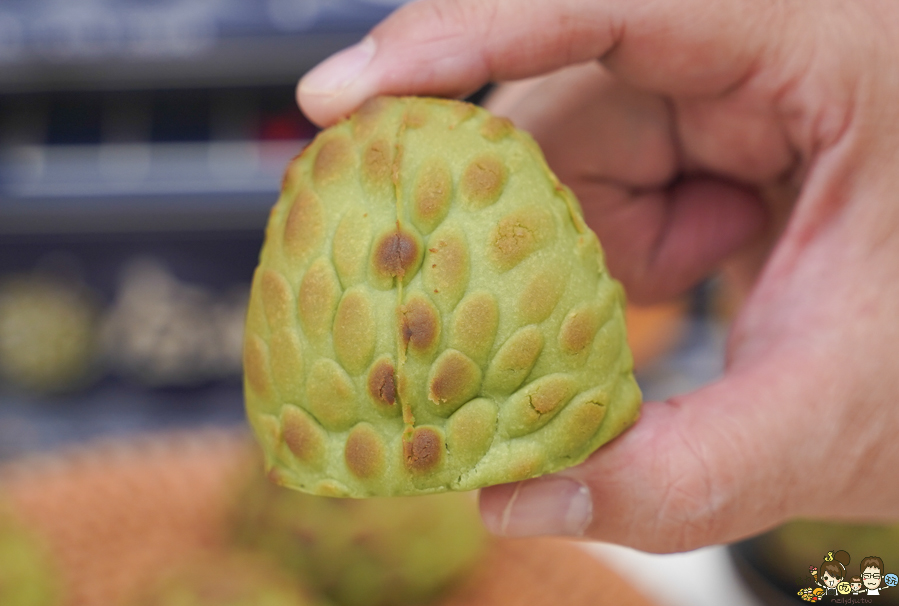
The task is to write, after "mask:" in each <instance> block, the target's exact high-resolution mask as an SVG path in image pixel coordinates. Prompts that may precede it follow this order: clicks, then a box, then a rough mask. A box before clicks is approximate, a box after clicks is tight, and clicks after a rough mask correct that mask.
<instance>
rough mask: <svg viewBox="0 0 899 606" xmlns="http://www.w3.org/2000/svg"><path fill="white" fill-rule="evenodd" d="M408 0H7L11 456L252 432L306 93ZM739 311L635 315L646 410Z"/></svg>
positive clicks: (3, 375) (6, 435) (716, 305)
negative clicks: (250, 414)
mask: <svg viewBox="0 0 899 606" xmlns="http://www.w3.org/2000/svg"><path fill="white" fill-rule="evenodd" d="M401 3H402V0H5V1H4V2H2V3H0V464H2V463H4V462H7V463H8V462H11V461H14V460H17V459H20V458H21V457H23V456H25V455H29V454H31V455H33V454H35V453H46V452H52V451H57V450H58V449H61V448H62V449H64V448H67V447H71V446H74V445H78V444H86V443H90V442H91V441H93V440H97V439H105V438H122V437H127V436H131V435H138V434H146V433H148V432H151V433H152V432H157V431H161V430H170V429H179V430H180V429H199V428H209V427H215V428H222V427H224V428H228V429H233V428H240V427H242V426H243V424H244V413H243V396H242V386H241V365H240V358H241V351H240V350H241V339H242V329H243V317H244V308H245V304H246V299H247V291H248V288H249V282H250V278H251V275H252V272H253V269H254V267H255V264H256V260H257V256H258V252H259V248H260V246H261V243H262V234H263V228H264V225H265V221H266V219H267V215H268V211H269V209H270V207H271V206H272V204H273V203H274V202H275V200H276V198H277V195H278V191H279V189H280V180H281V175H282V172H283V170H284V167H285V166H286V165H287V163H288V161H289V160H290V159H291V158H292V157H294V156H295V155H296V154H298V153H299V152H300V150H301V149H302V148H303V147H304V145H305V144H306V143H307V142H308V140H309V139H310V138H311V137H313V136H314V135H315V133H316V128H315V127H314V126H313V125H312V124H310V123H309V122H308V121H307V120H306V119H305V118H304V117H303V115H302V114H301V113H300V112H299V110H298V109H297V107H296V104H295V101H294V87H295V84H296V82H297V80H298V78H299V77H300V76H301V75H302V74H303V73H304V72H305V71H306V70H308V69H310V68H311V67H312V66H314V65H315V64H316V63H318V62H319V61H320V60H322V59H324V58H325V57H327V56H328V55H330V54H332V53H333V52H335V51H337V50H339V49H341V48H343V47H345V46H348V45H350V44H352V43H354V42H356V41H357V40H358V39H360V38H361V37H362V36H363V35H364V34H365V32H367V31H368V29H370V28H371V27H372V26H373V25H374V24H376V23H377V22H378V21H380V20H381V19H382V18H383V17H385V16H386V15H387V14H388V13H389V12H390V11H391V10H393V9H394V8H395V7H396V6H397V5H399V4H401ZM487 92H488V91H487V90H486V89H485V90H483V91H480V92H479V93H478V95H476V96H475V97H474V98H473V100H474V101H479V100H480V99H481V98H482V97H483V96H484V95H485V94H486V93H487ZM732 309H733V304H732V303H730V302H729V298H728V296H727V294H726V293H725V292H723V289H722V288H721V287H720V285H719V284H717V283H716V282H709V283H706V284H703V285H702V286H701V287H699V288H698V289H697V290H696V291H695V292H694V293H692V295H691V296H690V297H688V298H686V299H684V300H681V301H678V302H675V303H672V304H670V305H666V306H661V307H656V308H642V309H638V308H630V309H629V310H628V323H629V331H630V337H631V341H632V346H633V348H634V351H635V357H636V361H637V365H638V380H639V382H640V383H641V387H642V388H643V390H644V394H645V397H646V398H647V399H658V398H664V397H666V396H669V395H672V394H675V393H681V392H684V391H687V390H689V389H692V388H694V387H696V386H697V385H700V384H702V383H705V382H707V381H709V380H712V379H714V378H715V377H716V376H718V375H719V374H720V373H721V371H722V355H721V354H722V350H723V342H724V336H725V334H726V325H727V321H728V319H729V316H730V313H731V310H732ZM590 549H591V550H592V552H593V553H594V554H595V555H597V556H598V557H600V558H602V559H604V561H607V562H608V563H609V564H610V565H612V567H613V568H615V569H617V570H618V571H619V572H620V573H622V574H623V575H624V576H625V577H627V578H631V579H632V580H634V581H635V582H636V583H637V584H638V585H639V586H640V587H641V589H642V590H643V591H644V592H646V593H647V594H649V595H650V596H651V597H653V599H655V600H657V601H658V603H660V604H669V605H687V604H710V605H711V604H721V603H727V604H737V605H739V604H758V603H770V601H769V600H768V599H765V600H764V602H762V601H760V600H759V598H757V597H754V596H753V595H752V594H750V593H749V591H748V590H747V589H746V586H745V585H744V583H743V581H741V580H740V577H739V576H738V573H737V569H736V568H735V567H734V565H733V563H732V560H731V557H730V555H729V554H728V552H727V551H726V549H725V548H724V547H719V548H709V549H705V550H700V551H699V552H694V553H692V554H681V555H676V556H650V555H647V554H640V553H638V552H634V551H633V550H627V549H623V548H617V547H612V546H602V545H599V546H593V547H591V548H590ZM816 549H817V547H816ZM814 557H818V554H817V551H816V552H815V556H814ZM800 559H801V558H800ZM742 566H743V567H744V569H745V567H746V565H745V558H744V560H743V564H742ZM796 572H797V574H798V573H800V572H801V569H800V570H797V571H796ZM750 574H751V573H750ZM789 582H792V581H791V580H788V581H784V583H787V584H788V583H789ZM795 599H796V598H794V600H795Z"/></svg>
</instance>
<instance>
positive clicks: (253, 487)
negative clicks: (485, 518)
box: [234, 474, 487, 606]
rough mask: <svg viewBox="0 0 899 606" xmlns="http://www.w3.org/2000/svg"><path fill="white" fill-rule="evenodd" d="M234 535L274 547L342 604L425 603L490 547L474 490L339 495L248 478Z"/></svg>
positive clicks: (294, 571) (272, 552)
mask: <svg viewBox="0 0 899 606" xmlns="http://www.w3.org/2000/svg"><path fill="white" fill-rule="evenodd" d="M234 517H235V521H234V528H235V534H236V542H237V543H238V544H239V545H241V546H242V547H244V548H252V549H255V550H258V551H260V552H262V553H265V554H267V555H269V556H273V557H274V559H275V560H276V561H277V562H278V563H279V564H280V565H281V566H283V567H284V568H285V570H287V571H288V572H289V574H290V576H291V577H292V578H297V579H299V580H301V581H302V582H303V584H304V585H305V586H306V587H308V588H310V589H311V590H313V591H315V592H317V593H319V594H321V595H323V596H325V597H326V598H327V599H328V600H329V602H332V603H333V604H335V605H337V606H399V605H405V604H418V603H422V602H426V601H428V600H429V599H431V598H434V597H435V596H437V595H438V594H439V593H440V592H441V591H442V590H445V589H447V588H448V587H450V586H451V585H452V584H453V583H454V582H455V581H457V580H459V579H462V578H463V577H464V576H465V574H466V573H467V572H469V571H470V570H472V569H473V568H474V567H476V566H477V564H478V562H479V561H480V559H481V558H482V556H483V555H484V554H485V551H486V549H485V548H486V545H487V540H486V532H485V530H484V528H483V525H482V523H481V518H480V515H479V514H478V508H477V502H476V499H475V498H474V495H472V494H470V493H445V494H434V495H425V496H421V497H417V498H414V499H413V498H409V497H386V498H371V499H337V498H330V497H319V496H314V495H308V494H304V493H302V492H298V491H295V490H288V489H285V488H282V487H280V486H276V485H274V484H272V483H271V482H268V481H267V480H266V479H265V477H264V476H262V475H261V474H259V475H258V477H256V478H255V479H254V481H252V482H250V483H249V484H248V486H247V489H246V490H245V491H244V494H243V495H242V498H241V499H240V500H239V503H238V504H237V505H236V507H235V515H234Z"/></svg>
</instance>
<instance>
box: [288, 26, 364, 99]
mask: <svg viewBox="0 0 899 606" xmlns="http://www.w3.org/2000/svg"><path fill="white" fill-rule="evenodd" d="M374 55H375V40H374V38H372V37H371V36H366V37H365V38H363V39H362V41H361V42H359V43H358V44H354V45H353V46H351V47H349V48H345V49H343V50H342V51H340V52H339V53H337V54H336V55H333V56H331V57H329V58H328V59H326V60H325V61H324V62H323V63H320V64H319V65H317V66H316V67H315V68H314V69H313V70H312V71H310V72H309V73H308V74H306V75H305V76H303V78H302V79H301V80H300V92H302V93H305V94H307V95H319V96H332V97H333V96H335V95H337V94H339V93H340V92H341V91H342V90H343V89H345V88H346V87H347V86H349V85H350V83H352V82H353V80H355V79H356V78H358V77H359V75H360V74H362V72H363V71H365V68H366V67H368V64H369V63H370V62H371V58H372V57H374Z"/></svg>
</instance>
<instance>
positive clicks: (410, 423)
mask: <svg viewBox="0 0 899 606" xmlns="http://www.w3.org/2000/svg"><path fill="white" fill-rule="evenodd" d="M408 116H409V104H408V103H407V104H406V105H405V106H404V107H403V115H402V118H401V119H400V123H399V126H398V127H397V131H396V137H395V139H394V154H393V165H392V174H391V177H392V179H393V195H394V197H395V198H396V229H397V232H398V233H399V232H400V229H401V227H402V225H401V222H400V218H401V217H402V216H403V199H402V188H401V187H400V158H401V156H402V145H401V143H400V141H401V140H402V137H403V135H404V134H405V132H406V119H407V118H408ZM404 274H405V272H404ZM394 284H396V296H397V299H396V304H397V307H399V309H400V310H403V275H401V276H399V277H395V278H394ZM405 316H406V314H405V312H404V311H403V322H402V323H401V324H402V326H401V330H400V332H401V333H402V337H403V338H401V339H397V341H398V343H397V349H398V350H399V351H398V352H397V359H396V361H397V363H396V369H395V371H394V381H395V383H396V387H397V390H396V399H397V401H398V402H399V404H400V410H401V411H402V414H403V424H404V425H405V429H404V430H403V439H402V443H403V451H404V453H405V445H406V441H407V434H409V435H411V432H412V430H413V427H414V426H415V415H413V414H412V406H411V405H410V403H409V402H406V401H405V399H404V398H403V397H402V396H401V395H400V394H401V392H402V389H400V376H399V375H400V371H402V370H403V368H404V367H405V365H406V353H407V351H408V349H409V339H410V338H411V335H410V336H409V337H407V336H406V331H407V326H406V322H405Z"/></svg>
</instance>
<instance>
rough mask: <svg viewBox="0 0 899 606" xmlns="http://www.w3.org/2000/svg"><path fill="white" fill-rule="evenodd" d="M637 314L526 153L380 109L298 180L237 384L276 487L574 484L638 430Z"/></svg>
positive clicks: (451, 105) (383, 105)
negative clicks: (552, 480) (616, 442)
mask: <svg viewBox="0 0 899 606" xmlns="http://www.w3.org/2000/svg"><path fill="white" fill-rule="evenodd" d="M623 300H624V294H623V291H622V289H621V286H620V285H619V284H618V282H616V281H615V280H614V279H612V278H611V277H610V276H609V274H608V272H607V271H606V269H605V266H604V261H603V257H602V251H601V249H600V245H599V241H598V240H597V238H596V235H595V234H594V233H593V232H592V231H591V230H590V229H589V228H588V227H587V226H586V224H585V223H584V220H583V217H582V213H581V210H580V206H579V204H578V202H577V200H576V199H575V197H574V196H573V195H572V193H571V191H570V190H569V189H568V188H567V187H565V186H564V185H562V184H560V183H559V181H558V180H557V179H556V177H555V175H553V173H552V172H551V171H550V170H549V168H548V167H547V165H546V162H545V160H544V158H543V155H542V153H541V152H540V150H539V148H538V147H537V145H536V144H535V143H534V141H533V140H532V139H531V138H530V137H529V136H528V135H527V134H525V133H523V132H521V131H518V130H516V129H515V128H514V127H513V126H512V124H511V123H510V122H509V121H508V120H505V119H503V118H498V117H495V116H492V115H491V114H489V113H488V112H487V111H485V110H483V109H480V108H478V107H476V106H473V105H470V104H467V103H462V102H458V101H449V100H441V99H426V98H414V97H408V98H391V97H381V98H377V99H374V100H371V101H369V102H368V103H367V104H366V105H365V106H363V107H362V108H361V109H360V110H359V111H358V112H357V113H356V114H355V115H353V116H352V117H350V118H349V119H347V120H344V121H343V122H341V123H339V124H337V125H335V126H333V127H331V128H329V129H327V130H325V131H323V132H322V133H320V134H319V135H318V137H316V139H315V140H314V141H313V142H312V143H311V144H310V145H309V146H308V147H307V148H306V149H305V150H304V151H303V153H302V154H300V156H299V157H298V158H296V159H295V160H294V161H293V162H292V163H291V164H290V166H289V167H288V169H287V173H286V175H285V178H284V183H283V188H282V193H281V197H280V198H279V200H278V202H277V204H276V205H275V206H274V208H273V209H272V211H271V216H270V219H269V223H268V226H267V228H266V236H265V244H264V246H263V248H262V252H261V254H260V261H259V266H258V268H257V270H256V273H255V274H254V278H253V287H252V292H251V296H250V304H249V310H248V314H247V326H246V334H245V342H244V372H245V379H246V380H245V394H246V405H247V412H248V417H249V420H250V423H251V424H252V425H253V427H254V429H255V431H256V434H257V436H258V438H259V441H260V442H261V444H262V446H263V450H264V451H265V454H266V465H267V467H268V468H269V470H270V472H271V476H272V477H273V479H275V480H276V481H277V482H279V483H281V484H283V485H285V486H288V487H291V488H295V489H299V490H303V491H306V492H311V493H315V494H320V495H326V496H350V497H365V496H374V495H383V496H387V495H409V494H421V493H428V492H437V491H444V490H470V489H474V488H479V487H482V486H487V485H491V484H500V483H505V482H512V481H516V480H522V479H525V478H531V477H535V476H538V475H541V474H545V473H550V472H554V471H557V470H559V469H562V468H564V467H568V466H570V465H575V464H577V463H580V462H581V461H583V460H584V459H585V458H586V457H587V455H589V454H590V453H591V452H592V451H593V450H595V449H596V448H598V447H599V446H600V445H601V444H603V443H605V442H607V441H609V440H610V439H612V438H613V437H615V436H616V435H618V434H619V433H620V432H621V431H623V430H624V429H625V428H626V427H628V426H629V425H630V424H632V423H633V422H634V421H635V420H636V418H637V415H638V410H639V404H640V392H639V389H638V387H637V384H636V382H635V381H634V378H633V373H632V366H633V361H632V357H631V354H630V351H629V349H628V348H627V344H626V339H625V327H624V319H623V312H622V307H623Z"/></svg>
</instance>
